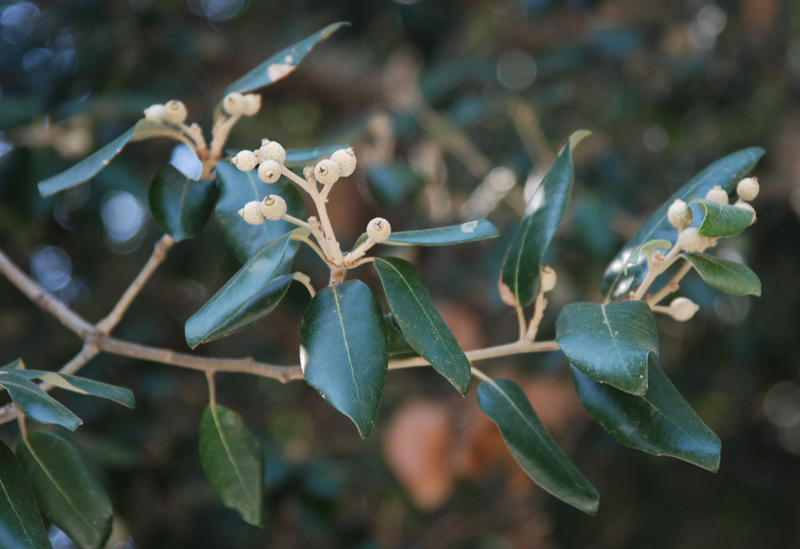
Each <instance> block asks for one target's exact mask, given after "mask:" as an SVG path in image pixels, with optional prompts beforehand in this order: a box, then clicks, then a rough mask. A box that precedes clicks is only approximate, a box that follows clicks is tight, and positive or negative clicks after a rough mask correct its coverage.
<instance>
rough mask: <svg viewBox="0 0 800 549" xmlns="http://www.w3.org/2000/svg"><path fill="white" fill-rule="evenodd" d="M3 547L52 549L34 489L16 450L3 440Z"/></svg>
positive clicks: (0, 504)
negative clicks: (15, 453) (18, 459)
mask: <svg viewBox="0 0 800 549" xmlns="http://www.w3.org/2000/svg"><path fill="white" fill-rule="evenodd" d="M0 547H8V548H9V549H12V548H17V547H19V548H24V549H51V546H50V541H49V540H48V539H47V531H46V530H45V529H44V523H43V522H42V516H41V515H40V514H39V508H38V507H37V505H36V498H35V497H34V495H33V490H32V489H31V485H30V483H29V482H28V479H27V477H26V476H25V471H23V470H22V467H21V466H20V464H19V462H18V461H17V458H16V457H14V452H12V451H11V448H9V447H8V446H6V445H5V444H4V443H3V441H2V440H0Z"/></svg>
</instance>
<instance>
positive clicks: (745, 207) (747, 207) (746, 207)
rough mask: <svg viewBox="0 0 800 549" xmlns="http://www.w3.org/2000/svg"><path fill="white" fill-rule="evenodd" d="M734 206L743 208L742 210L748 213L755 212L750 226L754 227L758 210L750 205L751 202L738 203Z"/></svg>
mask: <svg viewBox="0 0 800 549" xmlns="http://www.w3.org/2000/svg"><path fill="white" fill-rule="evenodd" d="M734 206H736V207H737V208H741V209H742V210H747V211H748V212H753V219H752V221H750V224H751V225H752V224H753V223H755V222H756V209H755V208H754V207H753V205H752V204H750V203H749V202H737V203H736V204H734Z"/></svg>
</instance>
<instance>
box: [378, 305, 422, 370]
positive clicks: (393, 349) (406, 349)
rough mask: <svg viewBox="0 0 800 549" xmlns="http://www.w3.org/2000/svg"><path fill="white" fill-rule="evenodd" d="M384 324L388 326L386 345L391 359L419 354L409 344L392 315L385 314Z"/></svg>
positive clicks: (385, 326)
mask: <svg viewBox="0 0 800 549" xmlns="http://www.w3.org/2000/svg"><path fill="white" fill-rule="evenodd" d="M383 326H384V328H386V346H387V348H388V350H389V360H399V359H403V358H411V357H415V356H419V354H418V353H417V351H415V350H414V349H413V348H412V347H411V345H409V344H408V341H407V340H406V338H405V336H404V335H403V333H402V332H401V331H400V327H399V326H398V325H397V323H396V322H395V321H394V319H393V318H392V315H383Z"/></svg>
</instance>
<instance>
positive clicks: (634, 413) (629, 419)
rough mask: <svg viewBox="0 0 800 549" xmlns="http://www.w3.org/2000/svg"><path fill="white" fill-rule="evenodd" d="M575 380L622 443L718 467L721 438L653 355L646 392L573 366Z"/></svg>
mask: <svg viewBox="0 0 800 549" xmlns="http://www.w3.org/2000/svg"><path fill="white" fill-rule="evenodd" d="M572 379H573V381H574V382H575V389H576V390H577V392H578V398H579V399H580V401H581V402H582V403H583V406H584V408H586V411H587V412H589V415H591V416H592V417H593V418H594V420H595V421H597V423H599V424H600V426H601V427H603V429H605V430H606V431H608V433H609V434H610V435H611V436H612V437H614V438H615V439H617V440H618V441H619V442H620V443H621V444H624V445H625V446H628V447H630V448H635V449H637V450H642V451H644V452H648V453H650V454H654V455H657V456H670V457H675V458H678V459H682V460H684V461H688V462H689V463H693V464H695V465H697V466H698V467H702V468H703V469H708V470H709V471H713V472H716V471H717V469H719V458H720V447H721V444H720V441H719V438H718V437H717V435H715V434H714V432H713V431H711V429H709V428H708V427H706V425H705V424H704V423H703V422H702V420H701V419H700V418H699V417H697V414H695V413H694V410H692V408H691V407H690V406H689V404H688V403H687V402H686V401H685V400H684V399H683V397H681V395H680V393H678V391H677V389H675V386H674V385H672V382H671V381H670V380H669V378H668V377H667V376H666V375H664V372H662V371H661V368H659V367H658V365H657V364H656V361H655V359H653V358H652V357H650V362H649V365H648V379H649V388H648V390H647V394H645V395H643V396H637V395H632V394H630V393H625V392H623V391H619V390H617V389H614V388H613V387H610V386H609V385H607V384H604V383H598V382H596V381H595V380H593V379H592V378H590V377H589V376H587V375H585V374H583V373H581V372H580V371H579V370H578V369H577V368H575V367H574V366H573V367H572Z"/></svg>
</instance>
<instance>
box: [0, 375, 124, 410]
mask: <svg viewBox="0 0 800 549" xmlns="http://www.w3.org/2000/svg"><path fill="white" fill-rule="evenodd" d="M14 373H16V374H18V375H19V376H21V377H24V378H25V379H41V380H42V381H45V382H47V383H49V384H50V385H55V386H56V387H59V388H61V389H66V390H67V391H72V392H73V393H78V394H81V395H92V396H97V397H101V398H107V399H108V400H113V401H114V402H116V403H118V404H122V405H123V406H127V407H128V408H133V407H135V406H136V400H135V399H134V397H133V393H132V392H131V391H130V390H129V389H125V388H123V387H116V386H114V385H109V384H108V383H101V382H100V381H94V380H92V379H86V378H85V377H77V376H71V375H68V374H60V373H58V372H47V371H45V370H17V371H16V372H14ZM0 382H2V379H0Z"/></svg>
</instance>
